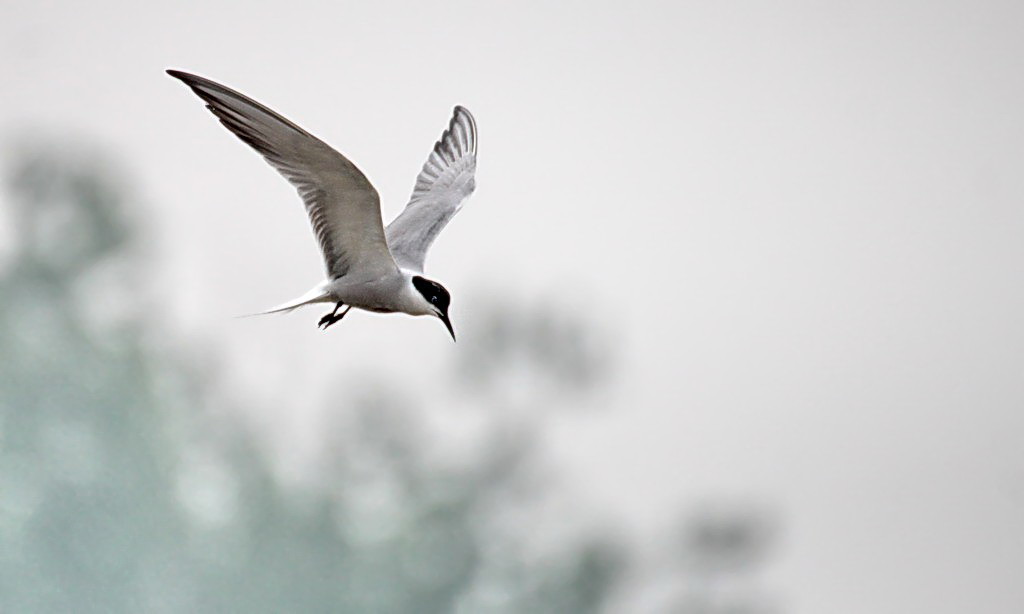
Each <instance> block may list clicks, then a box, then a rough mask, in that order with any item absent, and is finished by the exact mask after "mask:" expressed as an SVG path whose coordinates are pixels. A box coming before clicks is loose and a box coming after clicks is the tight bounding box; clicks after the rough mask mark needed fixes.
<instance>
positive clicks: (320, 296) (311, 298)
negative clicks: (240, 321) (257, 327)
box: [238, 286, 333, 318]
mask: <svg viewBox="0 0 1024 614" xmlns="http://www.w3.org/2000/svg"><path fill="white" fill-rule="evenodd" d="M331 302H333V301H332V300H331V299H330V298H329V296H328V294H327V292H326V291H325V290H324V289H323V288H322V287H320V286H317V287H316V288H313V289H312V290H310V291H309V292H307V293H305V294H303V295H302V296H300V297H299V298H297V299H292V300H290V301H288V302H286V303H281V304H280V305H276V306H274V307H271V308H270V309H268V310H266V311H259V312H256V313H248V314H245V315H241V316H238V317H240V318H251V317H253V316H265V315H269V314H271V313H288V312H290V311H294V310H296V309H298V308H299V307H302V306H303V305H311V304H313V303H331Z"/></svg>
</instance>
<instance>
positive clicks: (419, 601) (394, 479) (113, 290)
mask: <svg viewBox="0 0 1024 614" xmlns="http://www.w3.org/2000/svg"><path fill="white" fill-rule="evenodd" d="M15 162H16V163H15V165H14V166H13V169H12V171H11V172H10V174H9V176H8V181H7V185H8V188H9V189H8V191H7V194H6V197H5V200H4V215H5V216H6V221H7V223H9V224H10V230H11V232H10V233H9V234H10V235H11V236H12V237H14V238H15V240H14V242H13V245H12V246H11V248H10V250H8V252H7V255H6V258H5V260H4V261H3V263H2V265H0V296H2V297H3V299H4V300H3V301H0V327H2V330H3V334H2V335H0V611H2V612H359V613H400V612H408V613H414V612H415V613H425V614H429V613H432V612H437V613H441V612H460V613H464V614H468V613H478V612H480V613H495V614H497V613H522V612H531V613H546V612H550V613H552V614H554V613H574V612H598V611H607V609H608V608H609V607H610V606H609V604H610V603H614V602H615V601H614V600H615V599H619V600H620V601H621V592H622V590H624V589H623V586H624V583H623V582H622V579H623V578H624V577H626V576H627V575H628V574H627V571H628V568H629V566H630V565H632V564H633V563H631V559H630V555H629V554H628V552H627V549H626V548H625V547H624V546H623V545H622V544H621V543H619V542H618V541H617V540H616V539H614V538H612V537H611V536H610V534H609V533H608V532H598V531H586V530H583V531H577V532H576V534H575V535H572V536H563V537H562V538H560V539H555V540H551V539H547V536H544V535H539V533H540V531H539V530H537V531H536V533H538V535H535V534H534V533H535V529H536V528H537V527H538V526H540V525H539V521H537V520H536V516H535V514H536V508H541V509H542V508H544V506H545V503H544V492H543V491H544V488H545V487H546V486H545V484H544V481H543V480H538V479H536V475H535V473H534V472H535V468H532V467H531V466H530V462H529V459H530V457H531V442H532V441H533V439H534V438H535V437H536V433H535V432H534V431H532V430H531V429H528V428H527V429H523V428H510V427H509V425H508V424H506V423H503V422H502V421H501V419H500V418H497V419H495V420H492V421H491V422H489V423H488V424H486V425H485V426H484V427H483V428H482V429H481V430H480V432H479V433H477V435H476V439H477V440H478V441H479V442H482V443H481V445H477V446H476V447H474V448H472V449H471V451H470V453H468V454H467V455H465V456H464V457H463V458H462V459H461V460H458V461H453V460H451V459H450V458H444V457H443V455H442V456H441V457H439V456H438V455H437V454H436V449H435V447H434V446H431V445H430V443H431V435H430V429H429V428H428V426H427V425H425V424H422V423H419V422H418V421H417V416H420V415H421V414H423V413H424V412H423V411H422V410H423V409H424V408H422V407H417V406H416V404H415V403H413V402H410V401H409V400H408V399H402V398H399V396H398V394H396V393H394V392H392V391H390V390H389V389H387V388H386V387H383V386H378V387H373V386H370V387H368V389H367V393H366V394H363V395H350V398H349V399H348V400H347V401H346V402H345V403H344V407H343V408H341V409H339V410H338V411H337V412H335V413H337V414H339V415H342V416H345V419H346V420H348V423H346V424H345V425H344V427H345V428H338V429H332V430H331V432H332V433H334V435H333V436H334V437H336V440H334V441H331V442H330V443H331V446H330V450H331V454H330V455H329V457H328V459H327V461H326V463H325V466H324V467H323V468H322V470H323V474H324V476H329V477H327V478H326V479H324V480H322V482H323V483H322V484H320V485H319V486H318V487H316V488H307V489H302V488H288V487H284V486H282V485H281V484H280V483H279V482H278V481H277V480H275V479H274V477H273V475H272V472H271V470H270V467H269V465H268V463H267V461H266V459H265V455H264V454H262V453H260V452H259V451H258V450H256V448H255V445H254V444H253V439H252V438H251V437H248V436H246V435H245V433H244V432H242V431H240V430H239V429H218V428H217V425H215V424H212V423H211V422H210V420H209V419H208V414H209V413H210V412H208V411H207V410H208V407H207V405H208V404H209V403H211V402H213V401H211V399H212V398H214V397H215V395H213V394H211V393H210V390H209V389H208V381H207V379H206V378H205V377H203V376H201V375H200V372H201V371H205V370H203V369H200V368H198V367H196V366H190V365H191V362H190V361H186V360H182V359H178V358H175V356H173V355H169V354H168V352H167V351H166V350H157V349H155V348H156V347H166V346H167V344H166V343H165V344H162V345H161V344H154V343H153V342H152V338H151V337H150V335H154V334H156V335H164V336H167V337H169V335H170V333H167V332H165V331H162V329H160V328H159V327H155V328H154V327H147V326H146V324H147V323H146V321H145V314H146V304H147V301H148V300H151V299H149V298H148V293H147V292H146V291H145V288H144V287H143V285H142V284H141V282H140V280H141V279H142V272H143V271H144V270H145V267H146V259H145V254H144V253H143V251H142V250H141V249H140V241H139V235H138V234H137V230H136V229H135V225H134V224H133V223H132V222H131V221H130V218H129V217H126V215H125V213H126V210H130V208H129V207H128V205H130V204H133V203H132V202H130V201H131V199H130V198H129V197H128V196H127V193H128V192H127V190H126V189H125V188H124V187H123V186H121V185H119V184H118V183H117V182H116V181H114V180H113V179H111V177H115V176H116V173H113V172H111V171H110V169H109V168H107V167H105V166H104V165H103V164H102V163H101V162H98V161H96V160H95V159H94V158H93V157H91V156H81V155H75V154H67V153H61V152H60V151H58V150H51V149H46V148H40V149H35V150H25V151H22V152H19V154H18V155H17V156H16V160H15ZM507 315H508V314H500V313H496V314H495V316H494V317H493V318H491V319H490V320H489V321H488V322H487V323H485V325H484V326H483V327H482V331H484V332H483V333H482V334H481V335H479V337H480V338H481V339H482V340H483V341H482V342H481V344H480V345H476V346H473V345H470V347H469V348H468V349H467V356H468V360H466V361H465V363H464V364H463V365H462V368H461V369H457V370H456V372H457V373H459V374H460V375H459V377H460V381H461V382H462V383H463V384H465V386H464V389H466V390H470V391H471V392H472V394H471V398H472V399H473V401H472V402H473V403H478V404H491V405H500V404H501V403H502V402H505V401H506V399H507V396H506V393H507V390H506V388H507V387H508V386H513V387H516V386H518V387H521V385H522V383H523V381H524V380H523V379H521V378H525V380H526V381H529V382H532V384H530V385H528V386H527V388H537V387H543V389H544V391H545V392H544V395H547V394H576V393H579V392H581V391H585V390H587V389H589V388H591V387H593V386H594V385H595V384H596V382H597V381H599V380H600V379H601V378H602V377H604V376H605V374H606V373H607V372H608V370H609V366H608V363H607V361H606V360H605V359H604V358H603V357H602V352H601V351H600V343H598V342H597V341H596V340H595V338H594V337H592V336H588V335H589V333H588V332H587V331H585V330H583V329H581V328H578V327H574V326H573V323H572V321H571V320H567V319H561V320H559V319H557V318H554V317H549V316H537V317H533V318H527V319H520V320H515V319H512V318H509V317H506V316H507ZM460 347H461V346H460ZM516 365H520V366H521V365H532V366H530V367H528V368H518V367H516ZM512 372H515V373H518V375H516V376H515V378H513V379H514V381H512V382H511V383H508V378H509V373H512ZM540 379H543V380H544V381H542V382H539V383H538V380H540ZM503 381H504V382H506V383H502V382H503ZM543 398H544V396H543V395H540V396H537V397H535V398H532V399H530V401H529V402H531V403H540V402H542V401H543ZM334 409H335V408H332V412H333V411H334ZM531 502H532V503H533V508H531ZM538 502H539V503H538ZM531 514H534V515H531ZM698 524H699V523H698ZM747 524H749V523H745V521H741V522H739V524H738V525H736V526H732V525H730V526H728V527H720V526H713V527H711V528H710V529H697V530H696V533H694V534H693V535H692V536H691V537H688V538H687V539H688V540H689V541H687V542H686V546H685V548H684V550H687V551H691V552H695V553H697V554H698V556H697V558H696V559H694V560H701V561H704V560H705V559H706V560H707V561H711V562H706V561H705V562H704V563H700V564H699V565H698V567H699V566H700V565H704V566H705V567H708V566H710V567H714V568H715V569H716V571H715V572H714V573H718V574H720V573H728V570H724V571H723V569H720V568H723V566H725V567H727V566H728V565H725V564H723V563H720V562H716V561H718V560H719V559H721V560H723V561H732V560H734V559H737V558H739V559H742V558H743V557H744V556H745V554H744V552H745V551H744V549H745V548H748V547H749V546H750V544H754V546H753V549H754V550H757V552H758V553H759V554H758V556H760V555H761V553H763V552H764V551H765V549H766V548H765V544H766V543H767V541H766V540H763V539H761V538H759V537H756V536H754V537H751V536H749V535H747V534H746V533H745V532H746V531H747V530H748V529H747V528H744V527H746V525H747ZM755 524H756V523H755ZM759 540H760V541H759ZM684 541H686V540H684ZM720 550H721V551H728V552H727V554H725V555H722V554H721V553H719V552H718V551H720ZM701 553H703V554H701ZM683 558H684V559H686V560H687V561H689V562H687V563H680V562H679V561H678V560H677V561H676V562H675V563H672V564H671V565H669V566H668V568H667V569H669V570H670V574H671V575H673V576H675V575H677V574H679V573H683V572H685V569H686V567H687V566H688V565H690V566H691V570H690V571H691V572H692V571H693V568H692V560H691V559H688V558H686V557H683ZM730 564H731V563H730ZM710 567H708V568H710ZM700 573H701V572H700V571H699V570H698V571H697V573H696V576H699V575H700ZM617 593H618V594H617ZM700 594H701V593H700V590H699V589H697V591H696V592H694V591H693V590H688V592H686V595H685V599H684V601H686V603H690V602H691V601H693V599H694V595H697V597H699V596H700ZM705 602H706V600H705V601H701V603H702V604H704V603H705ZM678 603H679V601H677V602H675V603H674V604H672V605H670V606H667V608H668V609H665V608H661V609H658V610H657V611H683V610H681V609H679V608H680V607H683V608H684V609H685V608H686V607H689V606H687V605H685V604H684V605H683V606H678V607H677V605H678ZM694 603H696V602H694ZM707 603H710V602H707ZM686 611H694V610H692V609H691V610H686ZM701 611H711V610H701ZM723 611H724V610H723ZM729 611H740V610H729ZM744 611H746V610H744ZM750 611H754V610H750Z"/></svg>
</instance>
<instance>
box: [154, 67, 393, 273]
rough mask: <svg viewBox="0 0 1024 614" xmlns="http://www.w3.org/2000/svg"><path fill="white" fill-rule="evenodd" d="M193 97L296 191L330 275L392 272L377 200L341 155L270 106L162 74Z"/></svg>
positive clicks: (195, 79) (180, 75) (200, 81)
mask: <svg viewBox="0 0 1024 614" xmlns="http://www.w3.org/2000/svg"><path fill="white" fill-rule="evenodd" d="M167 73H168V74H169V75H171V76H172V77H175V78H177V79H180V80H181V81H183V82H184V83H185V84H186V85H188V86H189V87H190V88H192V91H193V92H195V93H196V94H197V95H198V96H199V97H200V98H202V99H203V101H205V102H206V108H208V109H209V110H210V111H212V112H213V114H214V115H215V116H216V117H217V119H219V120H220V123H221V124H223V125H224V127H225V128H227V129H228V130H230V131H231V132H232V133H233V134H234V135H235V136H237V137H238V138H239V139H241V140H242V141H243V142H245V143H246V144H247V145H249V146H250V147H252V148H253V149H255V150H256V151H257V152H259V153H260V154H261V155H262V156H263V157H264V158H265V159H266V160H267V162H269V163H270V165H271V166H273V167H274V168H275V169H277V171H278V172H279V173H281V175H282V176H284V178H285V179H287V180H288V181H289V182H290V183H291V184H292V185H294V186H295V188H296V189H297V191H298V193H299V196H300V197H301V198H302V201H303V202H304V203H305V205H306V213H307V214H308V215H309V221H310V224H311V225H312V228H313V234H314V235H315V236H316V240H317V242H318V243H319V244H320V251H321V253H322V254H323V258H324V266H325V268H326V269H327V275H328V277H330V278H332V279H333V278H337V277H342V276H349V275H355V276H358V277H367V278H372V277H377V276H382V275H385V274H387V273H388V272H391V271H394V270H395V268H396V264H395V261H394V259H393V258H392V256H391V253H390V251H389V250H388V246H387V240H386V239H385V236H384V227H383V226H384V225H383V222H382V220H381V216H380V197H379V196H378V194H377V190H375V189H374V187H373V185H372V184H371V183H370V182H369V180H368V179H367V178H366V176H365V175H363V173H362V172H361V171H360V170H359V169H358V168H356V166H355V165H354V164H352V162H350V161H349V160H348V159H347V158H345V156H343V155H341V154H340V153H338V152H337V151H335V150H334V149H332V148H331V147H330V146H329V145H327V144H326V143H324V142H323V141H321V140H320V139H318V138H316V137H315V136H313V135H311V134H309V133H308V132H306V131H305V130H303V129H302V128H300V127H299V126H297V125H296V124H294V123H292V122H291V121H289V120H287V119H285V118H284V117H282V116H281V115H279V114H277V113H275V112H274V111H272V110H271V109H269V108H267V107H265V106H263V105H262V104H260V103H258V102H256V101H255V100H252V99H251V98H249V97H247V96H245V95H243V94H240V93H239V92H236V91H234V90H232V89H230V88H228V87H225V86H223V85H221V84H219V83H216V82H214V81H210V80H209V79H205V78H203V77H199V76H196V75H192V74H189V73H185V72H181V71H178V70H168V71H167Z"/></svg>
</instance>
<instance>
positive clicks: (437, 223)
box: [385, 107, 477, 272]
mask: <svg viewBox="0 0 1024 614" xmlns="http://www.w3.org/2000/svg"><path fill="white" fill-rule="evenodd" d="M476 144H477V135H476V121H475V120H474V119H473V116H472V115H471V114H470V113H469V111H467V110H466V109H464V108H463V107H455V111H454V113H453V115H452V119H451V121H450V122H449V123H448V129H447V130H445V131H444V134H442V135H441V140H439V141H438V142H437V143H436V144H435V145H434V149H433V151H431V152H430V155H429V156H428V157H427V161H426V162H425V163H424V164H423V169H422V170H421V171H420V174H419V176H418V177H417V178H416V187H415V188H414V189H413V192H412V197H411V198H410V199H409V204H407V205H406V206H405V209H404V210H403V211H402V213H401V214H400V215H399V216H398V217H397V218H395V219H394V221H392V222H391V223H390V224H388V227H387V229H386V231H385V234H386V236H387V240H388V246H389V248H390V249H391V254H392V255H393V256H394V258H395V261H396V262H397V263H398V265H399V266H401V267H403V268H406V269H410V270H413V271H418V272H423V265H424V261H425V259H426V255H427V250H428V249H430V245H431V244H432V243H433V242H434V239H436V238H437V235H438V233H440V232H441V230H442V229H443V228H444V227H445V226H446V225H447V224H448V222H449V221H450V220H451V219H452V217H453V216H454V215H455V214H456V213H458V212H459V209H461V208H462V203H463V202H464V201H465V200H466V198H468V197H469V195H470V194H472V193H473V190H474V189H475V188H476V180H475V178H474V174H475V173H476Z"/></svg>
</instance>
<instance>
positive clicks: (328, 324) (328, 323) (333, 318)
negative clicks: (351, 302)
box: [317, 303, 352, 330]
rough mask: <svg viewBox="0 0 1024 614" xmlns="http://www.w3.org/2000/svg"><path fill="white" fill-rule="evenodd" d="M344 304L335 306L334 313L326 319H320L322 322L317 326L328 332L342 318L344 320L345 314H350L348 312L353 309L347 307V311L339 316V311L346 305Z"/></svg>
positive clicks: (325, 317)
mask: <svg viewBox="0 0 1024 614" xmlns="http://www.w3.org/2000/svg"><path fill="white" fill-rule="evenodd" d="M344 304H345V303H338V304H337V305H335V306H334V311H332V312H331V313H329V314H327V315H325V316H324V317H322V318H320V322H319V323H318V324H317V326H319V327H320V328H322V329H324V330H327V329H328V328H330V327H331V325H332V324H334V323H335V322H338V321H340V320H341V319H342V318H344V317H345V314H346V313H348V310H349V309H352V307H346V308H345V311H342V312H341V315H338V310H339V309H341V306H342V305H344Z"/></svg>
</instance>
